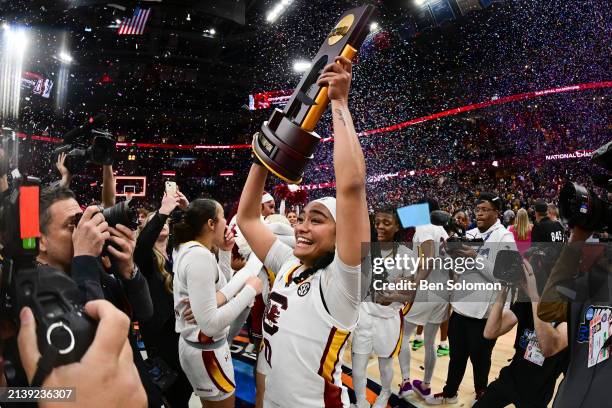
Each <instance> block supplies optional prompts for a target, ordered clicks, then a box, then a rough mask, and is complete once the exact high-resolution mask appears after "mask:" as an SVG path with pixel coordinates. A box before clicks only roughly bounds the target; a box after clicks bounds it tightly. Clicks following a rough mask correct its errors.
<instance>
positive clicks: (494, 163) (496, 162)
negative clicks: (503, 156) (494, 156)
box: [491, 160, 499, 167]
mask: <svg viewBox="0 0 612 408" xmlns="http://www.w3.org/2000/svg"><path fill="white" fill-rule="evenodd" d="M491 165H492V166H493V167H499V162H498V161H497V160H493V163H491Z"/></svg>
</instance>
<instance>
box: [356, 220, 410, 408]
mask: <svg viewBox="0 0 612 408" xmlns="http://www.w3.org/2000/svg"><path fill="white" fill-rule="evenodd" d="M374 226H375V228H376V234H377V238H378V242H379V245H380V249H381V251H380V252H381V253H380V255H381V256H382V257H385V258H392V259H394V258H395V257H396V256H397V255H399V256H401V257H404V256H407V257H410V258H414V257H416V255H415V253H414V252H413V251H412V250H411V249H409V248H407V247H406V246H404V245H400V244H399V243H398V242H397V241H398V239H399V237H398V233H399V231H400V224H399V220H398V219H397V216H396V215H395V210H393V209H391V210H382V211H378V212H377V213H376V215H375V218H374ZM410 272H411V271H410V270H409V269H396V268H391V269H387V270H386V273H387V276H386V281H388V282H392V281H395V280H397V279H398V278H401V277H410ZM371 295H372V296H371V297H368V298H366V301H364V302H362V303H361V308H360V311H359V322H357V327H356V328H355V332H354V333H353V347H352V359H353V388H354V390H355V398H356V399H357V402H356V404H355V407H357V408H367V407H369V406H370V405H369V403H368V402H367V401H366V382H367V369H368V360H369V357H370V354H372V353H374V354H376V355H377V356H378V368H379V370H380V384H381V388H382V389H381V392H380V394H379V396H378V398H377V399H376V402H375V403H374V408H384V407H386V406H387V402H388V401H389V397H390V396H391V380H393V358H394V357H396V356H397V355H398V354H399V351H400V349H401V346H402V339H403V328H404V324H403V323H404V321H403V320H404V316H403V313H402V309H403V307H404V304H402V303H400V302H392V303H389V302H382V304H380V303H374V302H373V298H374V300H376V296H375V295H376V293H371Z"/></svg>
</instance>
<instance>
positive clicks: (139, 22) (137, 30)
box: [118, 8, 151, 35]
mask: <svg viewBox="0 0 612 408" xmlns="http://www.w3.org/2000/svg"><path fill="white" fill-rule="evenodd" d="M149 14H151V9H150V8H149V9H146V10H144V9H141V8H136V10H134V15H133V16H132V18H125V17H124V18H123V20H122V21H121V25H119V31H118V34H119V35H141V34H142V33H143V32H144V28H145V24H147V20H148V19H149Z"/></svg>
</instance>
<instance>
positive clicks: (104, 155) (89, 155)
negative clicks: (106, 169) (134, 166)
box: [53, 130, 117, 174]
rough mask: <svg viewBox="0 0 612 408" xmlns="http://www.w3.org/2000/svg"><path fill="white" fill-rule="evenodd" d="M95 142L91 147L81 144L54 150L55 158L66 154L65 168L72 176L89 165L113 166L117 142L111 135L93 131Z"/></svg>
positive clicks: (68, 145)
mask: <svg viewBox="0 0 612 408" xmlns="http://www.w3.org/2000/svg"><path fill="white" fill-rule="evenodd" d="M91 133H92V134H93V141H92V144H91V145H90V146H83V145H81V144H80V143H75V144H66V145H63V146H60V147H58V148H57V149H55V150H53V157H56V156H59V155H60V154H61V153H66V160H65V161H64V166H66V168H67V169H68V171H69V172H70V173H72V174H74V173H76V172H77V171H78V170H82V169H83V168H84V167H85V166H86V165H87V164H88V163H91V164H95V165H98V166H103V165H110V164H113V161H114V157H115V152H116V151H117V148H116V145H115V140H114V139H113V138H112V136H111V135H110V133H105V132H101V131H97V130H92V131H91Z"/></svg>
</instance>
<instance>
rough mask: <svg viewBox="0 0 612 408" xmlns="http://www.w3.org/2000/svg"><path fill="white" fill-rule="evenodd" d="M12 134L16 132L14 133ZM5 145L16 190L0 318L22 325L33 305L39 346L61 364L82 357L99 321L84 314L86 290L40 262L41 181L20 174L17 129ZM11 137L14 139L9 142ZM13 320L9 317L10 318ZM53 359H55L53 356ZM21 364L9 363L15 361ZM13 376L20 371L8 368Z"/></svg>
mask: <svg viewBox="0 0 612 408" xmlns="http://www.w3.org/2000/svg"><path fill="white" fill-rule="evenodd" d="M9 133H11V134H9ZM2 136H3V137H2V146H3V147H7V146H9V145H10V148H11V151H7V150H5V149H4V148H3V150H4V155H5V156H6V157H12V158H13V160H10V161H9V166H8V167H9V168H8V171H10V172H11V174H12V175H13V180H12V182H13V186H12V190H11V189H9V191H7V192H3V193H2V194H0V220H1V221H0V236H1V237H2V244H3V245H4V248H3V257H4V258H3V259H2V267H1V268H0V272H1V277H0V317H1V318H2V319H3V320H4V323H8V324H9V325H12V326H14V327H18V326H19V324H18V322H19V318H18V314H19V311H20V310H21V309H22V308H23V307H24V306H28V307H30V308H31V309H32V312H33V314H34V317H35V319H36V330H37V338H38V347H39V350H40V352H41V354H42V355H43V356H45V355H46V354H47V353H49V356H47V358H48V359H49V361H48V362H49V364H50V365H52V366H54V367H56V366H59V365H63V364H69V363H73V362H77V361H80V360H81V357H82V356H83V355H84V354H85V352H86V350H87V349H88V348H89V345H90V344H91V343H92V341H93V338H94V336H95V333H96V328H97V322H95V321H94V320H92V319H91V318H89V317H88V316H87V315H85V313H84V312H83V303H82V301H81V296H80V290H79V288H78V286H77V284H76V283H75V282H74V281H73V280H72V279H70V277H69V276H68V275H66V274H65V273H63V272H61V271H59V270H56V269H54V268H52V267H47V266H44V267H41V266H38V267H37V265H36V257H37V255H38V244H39V242H38V241H39V237H40V229H39V213H38V204H39V198H40V180H39V179H38V178H36V177H32V176H29V175H27V174H21V173H19V171H18V170H17V169H18V165H19V163H18V154H17V152H18V143H19V140H18V139H17V138H14V132H4V131H3V133H2ZM6 138H11V141H10V143H6V142H7V140H6ZM6 320H8V321H6ZM49 357H50V358H49ZM14 363H15V362H8V361H7V364H8V365H11V364H12V365H14ZM6 374H7V377H8V378H9V380H11V379H12V377H11V375H15V371H14V370H7V372H6Z"/></svg>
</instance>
